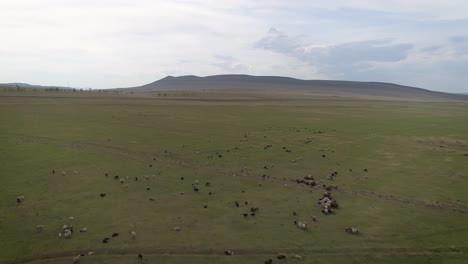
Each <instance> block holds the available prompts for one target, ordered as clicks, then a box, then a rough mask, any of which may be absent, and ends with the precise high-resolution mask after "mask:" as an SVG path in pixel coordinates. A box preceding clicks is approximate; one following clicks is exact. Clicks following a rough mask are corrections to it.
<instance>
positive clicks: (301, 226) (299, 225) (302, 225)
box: [297, 222, 307, 230]
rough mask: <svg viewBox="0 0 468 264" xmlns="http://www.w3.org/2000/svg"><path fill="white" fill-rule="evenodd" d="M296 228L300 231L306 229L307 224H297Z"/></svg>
mask: <svg viewBox="0 0 468 264" xmlns="http://www.w3.org/2000/svg"><path fill="white" fill-rule="evenodd" d="M297 226H298V227H299V228H300V229H302V230H306V229H307V223H306V222H297Z"/></svg>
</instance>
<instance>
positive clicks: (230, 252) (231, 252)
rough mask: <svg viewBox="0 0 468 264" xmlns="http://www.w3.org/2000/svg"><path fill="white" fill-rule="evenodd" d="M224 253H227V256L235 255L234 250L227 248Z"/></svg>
mask: <svg viewBox="0 0 468 264" xmlns="http://www.w3.org/2000/svg"><path fill="white" fill-rule="evenodd" d="M224 255H226V256H232V255H234V251H231V250H226V251H224Z"/></svg>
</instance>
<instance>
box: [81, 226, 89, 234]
mask: <svg viewBox="0 0 468 264" xmlns="http://www.w3.org/2000/svg"><path fill="white" fill-rule="evenodd" d="M85 232H88V228H86V227H83V228H81V229H80V233H85Z"/></svg>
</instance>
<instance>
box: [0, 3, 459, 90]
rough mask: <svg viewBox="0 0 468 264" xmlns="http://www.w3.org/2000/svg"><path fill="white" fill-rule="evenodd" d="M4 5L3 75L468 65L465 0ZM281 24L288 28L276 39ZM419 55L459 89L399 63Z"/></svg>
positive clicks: (396, 73) (342, 72)
mask: <svg viewBox="0 0 468 264" xmlns="http://www.w3.org/2000/svg"><path fill="white" fill-rule="evenodd" d="M0 10H2V23H0V43H1V44H0V57H1V58H2V63H1V64H0V72H1V73H2V74H1V75H0V82H28V83H37V84H48V85H66V83H67V82H70V84H71V85H74V86H79V87H95V88H105V87H128V86H135V85H140V84H144V83H149V82H152V81H154V80H155V79H157V78H162V77H164V76H165V75H169V74H171V75H182V74H196V75H211V74H223V73H247V74H257V75H284V76H292V77H298V78H307V79H312V78H334V77H337V76H338V77H342V78H350V79H353V78H359V79H375V80H380V79H379V78H382V80H383V81H385V80H389V79H391V80H392V81H394V82H398V83H403V84H405V83H409V84H412V83H418V85H420V86H423V87H427V88H432V89H441V90H444V89H445V90H451V91H455V90H457V91H458V90H460V89H464V88H456V87H457V83H459V86H460V87H462V85H461V84H462V83H461V82H457V80H463V81H464V79H463V76H461V74H460V73H459V71H458V70H456V68H454V67H450V66H448V65H458V67H462V66H463V65H466V64H463V63H464V62H465V59H464V58H465V57H464V54H467V50H468V49H467V44H466V42H465V41H464V38H466V36H467V34H466V28H467V27H468V2H466V1H461V0H453V1H436V0H433V1H429V0H424V1H423V0H413V1H406V0H388V1H383V0H382V1H374V0H346V1H345V0H335V1H306V0H297V1H282V0H256V1H251V0H226V1H217V0H194V1H190V0H177V1H154V0H133V1H130V0H101V1H94V0H42V1H36V0H2V1H0ZM272 27H275V28H279V29H281V32H283V33H281V32H276V33H277V36H276V38H275V39H274V40H273V39H270V40H268V39H266V38H265V34H266V32H267V31H268V29H269V28H272ZM274 33H275V32H270V34H274ZM262 38H263V43H262V41H260V40H261V39H262ZM376 40H379V41H380V42H376ZM383 40H384V41H383ZM389 40H392V41H389ZM259 41H260V43H262V44H263V48H258V47H259V46H258V45H257V46H256V45H255V43H259ZM269 41H270V42H269ZM269 45H270V46H269ZM339 62H341V63H339ZM416 62H422V63H427V62H430V63H429V65H433V67H419V68H418V75H421V76H423V75H424V74H426V75H428V76H434V73H435V71H436V70H437V68H438V67H442V65H444V67H446V68H444V71H441V72H443V74H445V75H446V76H450V79H451V80H452V81H451V83H452V85H451V87H454V88H450V89H447V88H446V87H441V86H440V85H437V86H436V85H435V84H434V83H435V82H433V81H424V80H423V79H422V78H421V80H420V81H419V79H418V81H417V82H415V81H414V78H409V77H408V73H407V72H403V70H408V69H406V68H404V67H403V66H401V65H409V64H411V63H416ZM343 65H344V66H349V65H352V67H351V66H349V67H343ZM399 65H400V66H399ZM356 67H357V68H356ZM399 67H401V68H399ZM376 69H381V70H380V71H377V72H380V74H376ZM384 69H392V71H393V72H392V76H391V78H389V76H388V75H386V74H382V73H381V72H382V71H383V70H384ZM399 69H402V70H399ZM371 70H372V71H371ZM338 73H339V74H338ZM447 78H448V77H447ZM440 79H446V78H445V77H444V78H442V77H441V78H440Z"/></svg>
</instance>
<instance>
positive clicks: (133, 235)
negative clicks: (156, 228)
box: [130, 231, 136, 240]
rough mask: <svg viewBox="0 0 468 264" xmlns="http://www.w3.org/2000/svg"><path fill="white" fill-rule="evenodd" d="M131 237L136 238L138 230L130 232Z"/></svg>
mask: <svg viewBox="0 0 468 264" xmlns="http://www.w3.org/2000/svg"><path fill="white" fill-rule="evenodd" d="M130 238H131V239H132V240H135V239H136V232H135V231H132V232H130Z"/></svg>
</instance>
